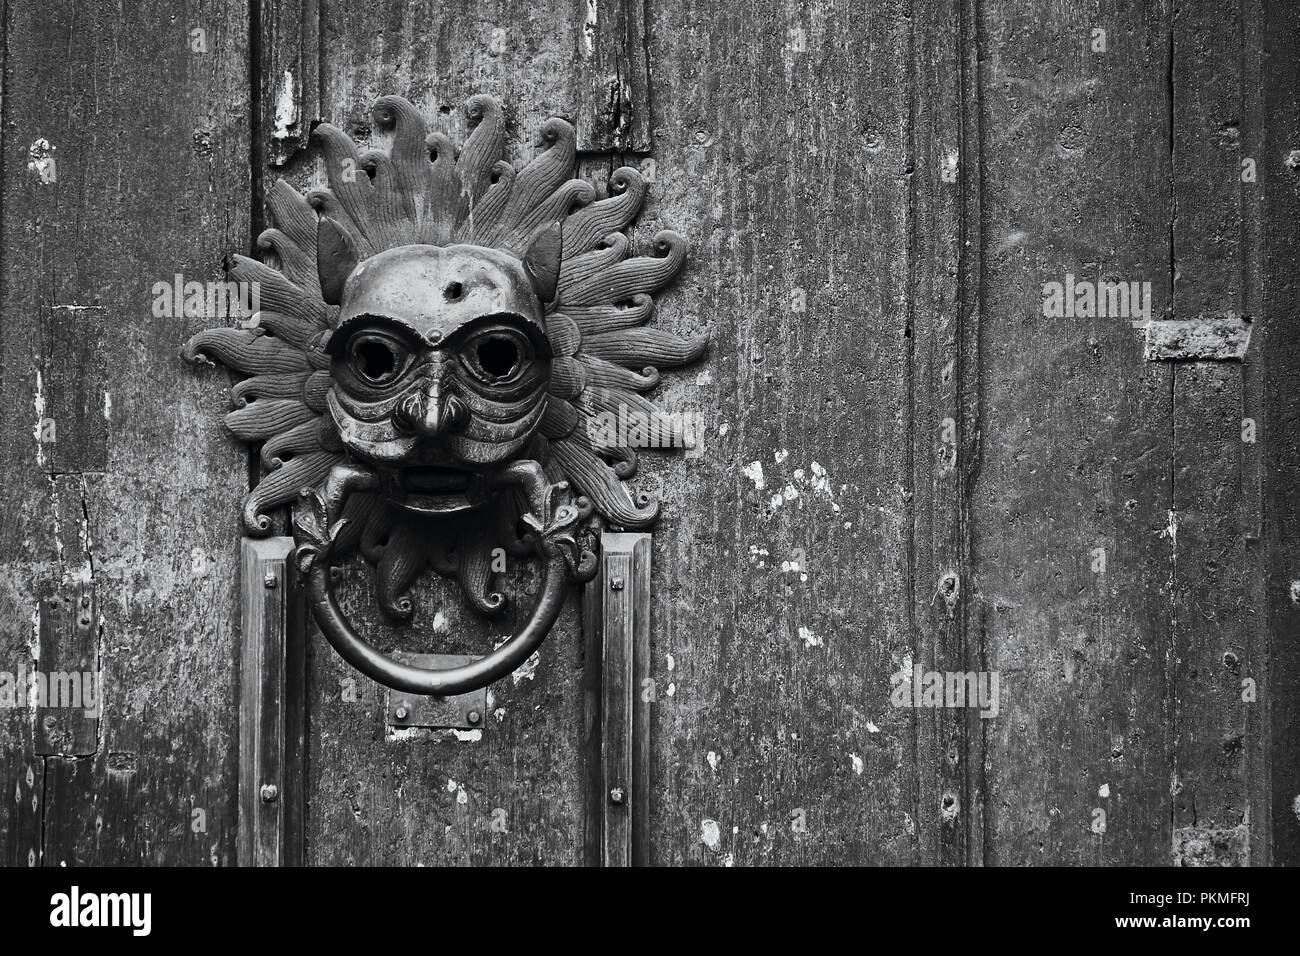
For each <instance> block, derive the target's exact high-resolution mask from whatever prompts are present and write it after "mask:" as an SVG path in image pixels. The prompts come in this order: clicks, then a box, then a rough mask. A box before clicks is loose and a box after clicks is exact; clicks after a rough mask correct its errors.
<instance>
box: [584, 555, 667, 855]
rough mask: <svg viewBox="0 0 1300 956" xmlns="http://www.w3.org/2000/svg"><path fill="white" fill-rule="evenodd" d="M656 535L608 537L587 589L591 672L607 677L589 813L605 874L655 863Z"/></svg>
mask: <svg viewBox="0 0 1300 956" xmlns="http://www.w3.org/2000/svg"><path fill="white" fill-rule="evenodd" d="M651 541H652V538H651V536H650V535H649V534H628V533H606V534H604V535H602V536H601V557H600V561H601V566H600V572H599V574H598V575H597V577H596V578H595V579H594V580H593V581H592V583H591V584H589V585H588V591H589V592H590V600H589V601H588V603H587V605H586V610H587V611H589V612H590V613H591V616H590V617H588V618H587V619H586V620H585V621H584V626H585V627H586V628H588V629H590V630H591V631H592V632H593V636H594V639H593V640H592V641H591V642H590V643H589V645H588V646H591V647H593V648H594V649H596V650H597V651H598V654H599V656H598V657H595V658H592V659H589V660H588V662H587V667H589V668H591V669H592V670H593V671H598V672H599V674H600V686H599V693H598V695H596V702H597V705H598V717H597V718H596V720H597V722H598V724H599V733H598V734H597V735H596V737H595V740H594V741H593V743H594V751H593V756H594V758H595V759H594V762H595V763H596V764H597V765H598V766H599V768H600V772H599V776H598V779H597V780H596V781H595V783H596V787H595V792H594V793H593V794H592V795H591V798H590V802H589V808H590V809H589V812H590V813H591V815H592V816H593V817H594V818H595V819H596V820H597V821H598V832H597V834H596V835H597V837H598V844H597V846H598V848H599V849H598V853H597V858H598V862H599V863H600V865H602V866H644V865H646V864H647V862H648V860H649V852H650V846H649V834H650V828H649V821H648V813H649V808H650V796H651V793H650V760H649V758H650V750H649V744H650V707H649V705H650V702H651V701H650V698H651V697H652V696H653V695H651V694H649V693H646V692H645V691H646V687H647V685H645V684H644V683H643V682H644V681H646V680H647V679H648V675H649V662H648V657H649V651H650V557H651Z"/></svg>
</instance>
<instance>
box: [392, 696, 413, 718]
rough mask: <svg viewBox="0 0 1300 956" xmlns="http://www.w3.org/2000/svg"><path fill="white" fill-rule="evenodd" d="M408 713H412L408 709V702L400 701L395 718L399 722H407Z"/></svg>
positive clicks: (395, 710) (395, 709)
mask: <svg viewBox="0 0 1300 956" xmlns="http://www.w3.org/2000/svg"><path fill="white" fill-rule="evenodd" d="M408 713H410V711H408V710H407V709H406V701H404V700H399V701H398V702H397V707H396V708H394V710H393V716H395V717H396V718H397V719H398V720H405V719H406V715H407V714H408Z"/></svg>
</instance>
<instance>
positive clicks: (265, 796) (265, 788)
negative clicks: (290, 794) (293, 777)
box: [262, 783, 280, 803]
mask: <svg viewBox="0 0 1300 956" xmlns="http://www.w3.org/2000/svg"><path fill="white" fill-rule="evenodd" d="M279 796H280V788H279V787H277V786H276V785H275V784H273V783H264V784H262V802H263V803H275V801H276V800H277V799H278V798H279Z"/></svg>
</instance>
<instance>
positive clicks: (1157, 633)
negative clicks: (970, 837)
mask: <svg viewBox="0 0 1300 956" xmlns="http://www.w3.org/2000/svg"><path fill="white" fill-rule="evenodd" d="M1169 18H1170V9H1169V6H1168V5H1167V4H1156V5H1148V6H1130V7H1126V8H1124V9H1123V10H1119V9H1113V10H1107V11H1105V12H1104V13H1102V14H1097V13H1094V12H1091V11H1085V10H1083V9H1082V8H1079V7H1070V6H1066V5H1060V4H1035V5H1033V6H1032V7H1026V6H1024V5H1021V4H1014V3H1001V2H994V3H984V4H982V5H981V7H980V22H979V31H980V55H981V61H982V64H983V67H982V70H981V95H982V98H983V106H982V111H981V125H982V128H983V130H984V132H985V142H984V147H983V150H982V154H981V156H980V168H981V171H982V177H983V182H982V188H981V194H982V206H983V210H984V262H985V271H984V280H983V283H982V297H983V309H982V324H981V350H980V371H979V374H980V376H981V379H982V402H981V410H980V425H979V428H980V432H981V441H980V445H981V452H980V454H981V461H980V466H979V474H978V480H977V482H976V485H975V487H974V490H973V495H972V501H971V506H970V507H971V509H972V512H973V517H972V521H973V523H974V531H973V547H974V563H975V566H976V569H977V570H976V580H975V589H976V590H977V592H978V595H979V600H980V603H981V605H982V608H983V612H982V613H983V621H984V623H983V628H984V635H983V640H984V646H985V648H986V653H987V659H988V666H989V667H990V668H992V669H994V670H998V671H1000V673H1001V693H1002V701H1001V713H1000V714H999V716H998V718H997V719H996V720H994V721H990V722H989V724H990V727H989V730H988V734H989V742H988V748H989V750H988V756H987V775H988V793H987V796H986V805H985V812H986V814H987V822H986V829H987V836H986V846H985V859H986V861H987V862H990V863H995V864H1002V865H1006V864H1029V863H1056V864H1089V863H1092V864H1098V863H1116V862H1121V861H1123V862H1127V863H1134V864H1143V863H1145V864H1162V863H1167V862H1168V861H1169V851H1170V846H1171V842H1170V841H1171V833H1170V814H1169V801H1170V797H1169V787H1170V781H1171V772H1172V766H1171V763H1170V760H1171V753H1172V749H1173V746H1174V741H1173V738H1172V736H1171V734H1172V726H1171V722H1170V718H1171V710H1172V707H1173V689H1172V686H1171V681H1172V679H1173V677H1174V675H1173V670H1174V667H1175V659H1174V649H1173V647H1172V646H1171V641H1172V634H1171V630H1170V623H1171V621H1170V608H1171V601H1172V595H1171V587H1172V580H1173V578H1172V576H1173V573H1174V569H1173V565H1172V560H1173V555H1174V551H1173V540H1172V537H1171V535H1172V533H1173V532H1172V528H1171V522H1170V514H1169V512H1170V508H1171V507H1172V504H1171V495H1170V468H1171V462H1172V455H1173V449H1172V444H1171V442H1172V438H1171V428H1172V393H1171V388H1172V379H1171V374H1170V367H1169V366H1168V365H1164V364H1160V363H1151V362H1146V361H1144V359H1143V355H1142V332H1141V330H1140V329H1134V328H1133V327H1132V326H1133V322H1134V321H1137V320H1135V319H1133V318H1131V317H1128V316H1105V317H1100V316H1099V317H1095V318H1093V317H1075V318H1066V317H1048V316H1045V315H1044V310H1043V298H1044V296H1043V284H1044V283H1047V282H1053V281H1056V282H1062V281H1064V280H1065V279H1066V275H1067V273H1068V274H1072V275H1074V276H1077V277H1079V278H1080V279H1087V280H1091V281H1098V280H1102V279H1105V280H1123V281H1139V282H1141V281H1149V282H1151V284H1152V290H1153V296H1154V302H1153V306H1152V314H1153V316H1155V317H1159V316H1160V315H1161V314H1162V313H1163V310H1164V309H1165V308H1166V307H1167V306H1168V305H1169V277H1170V275H1171V273H1170V250H1169V230H1170V222H1171V210H1172V205H1171V192H1170V190H1171V184H1170V166H1169V162H1170V161H1169V149H1170V144H1169V128H1170V120H1169V116H1170V113H1169V110H1170V103H1169V99H1168V91H1167V82H1168V80H1167V77H1168V71H1169V62H1168V52H1169V51H1168V46H1169V44H1168V40H1169ZM1096 29H1101V30H1104V31H1105V50H1104V51H1101V50H1096V51H1094V47H1093V44H1094V40H1095V39H1097V38H1098V35H1096V34H1094V33H1093V31H1094V30H1096Z"/></svg>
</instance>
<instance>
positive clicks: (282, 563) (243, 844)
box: [239, 537, 305, 866]
mask: <svg viewBox="0 0 1300 956" xmlns="http://www.w3.org/2000/svg"><path fill="white" fill-rule="evenodd" d="M241 552H242V560H241V573H240V581H241V586H242V600H241V613H240V633H241V641H240V700H239V864H240V865H241V866H285V865H291V864H292V863H293V862H296V861H292V860H290V859H289V856H288V850H289V846H290V843H291V841H290V838H289V829H288V824H289V822H290V821H289V819H288V818H289V817H290V812H289V811H288V809H287V807H288V806H289V804H290V803H291V802H293V801H295V800H296V799H297V798H299V797H300V793H297V792H294V789H295V788H294V787H293V784H294V780H293V779H292V770H291V765H290V763H289V759H290V757H291V756H292V753H291V750H290V747H289V737H290V735H291V734H292V733H293V728H292V725H291V723H290V720H291V715H290V706H291V705H290V695H291V690H290V687H289V680H290V672H289V642H290V641H291V640H292V635H293V634H295V633H297V632H298V631H300V630H301V628H302V627H303V625H304V624H305V620H304V616H303V611H302V595H301V593H300V592H299V589H298V587H297V586H296V575H295V573H294V572H293V569H292V567H291V566H290V565H289V556H290V554H291V553H292V552H293V539H292V538H288V537H277V538H266V539H264V540H261V541H256V540H252V539H249V538H244V539H243V542H242V545H241ZM299 822H301V821H300V820H299Z"/></svg>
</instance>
